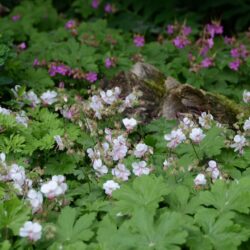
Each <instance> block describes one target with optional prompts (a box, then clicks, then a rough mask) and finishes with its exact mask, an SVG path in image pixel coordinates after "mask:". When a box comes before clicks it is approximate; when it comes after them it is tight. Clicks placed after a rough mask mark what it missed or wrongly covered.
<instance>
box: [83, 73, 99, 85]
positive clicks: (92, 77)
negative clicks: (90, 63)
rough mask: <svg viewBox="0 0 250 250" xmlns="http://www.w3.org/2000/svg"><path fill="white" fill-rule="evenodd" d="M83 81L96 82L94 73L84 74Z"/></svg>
mask: <svg viewBox="0 0 250 250" xmlns="http://www.w3.org/2000/svg"><path fill="white" fill-rule="evenodd" d="M85 79H86V80H87V81H89V82H91V83H92V82H95V81H97V74H96V73H95V72H89V73H87V74H86V76H85Z"/></svg>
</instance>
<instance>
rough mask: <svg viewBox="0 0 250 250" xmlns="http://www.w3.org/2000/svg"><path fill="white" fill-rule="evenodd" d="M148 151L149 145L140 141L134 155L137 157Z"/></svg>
mask: <svg viewBox="0 0 250 250" xmlns="http://www.w3.org/2000/svg"><path fill="white" fill-rule="evenodd" d="M147 151H148V146H147V145H146V144H144V143H139V144H137V145H136V147H135V151H134V155H135V157H137V158H140V157H142V156H143V155H144V154H145V153H146V152H147Z"/></svg>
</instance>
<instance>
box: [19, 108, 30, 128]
mask: <svg viewBox="0 0 250 250" xmlns="http://www.w3.org/2000/svg"><path fill="white" fill-rule="evenodd" d="M28 120H29V119H28V117H27V116H26V114H25V112H24V111H21V112H20V113H19V114H17V116H16V122H17V123H20V124H22V125H23V126H25V127H26V128H27V127H28Z"/></svg>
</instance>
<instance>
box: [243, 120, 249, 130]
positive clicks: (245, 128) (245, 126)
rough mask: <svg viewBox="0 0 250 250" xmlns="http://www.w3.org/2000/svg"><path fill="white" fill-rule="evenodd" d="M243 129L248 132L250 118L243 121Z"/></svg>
mask: <svg viewBox="0 0 250 250" xmlns="http://www.w3.org/2000/svg"><path fill="white" fill-rule="evenodd" d="M243 129H244V130H245V131H246V130H250V117H249V118H248V119H247V120H246V121H245V123H244V126H243Z"/></svg>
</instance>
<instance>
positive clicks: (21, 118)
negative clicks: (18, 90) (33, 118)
mask: <svg viewBox="0 0 250 250" xmlns="http://www.w3.org/2000/svg"><path fill="white" fill-rule="evenodd" d="M0 114H2V115H9V116H14V117H15V120H16V122H17V123H19V124H22V125H23V126H24V127H26V128H27V127H28V121H29V118H28V117H27V115H26V113H25V111H20V112H19V113H18V112H13V111H11V110H10V109H6V108H2V107H1V106H0ZM0 127H1V126H0Z"/></svg>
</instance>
